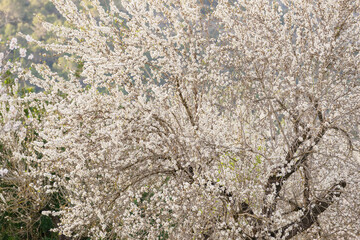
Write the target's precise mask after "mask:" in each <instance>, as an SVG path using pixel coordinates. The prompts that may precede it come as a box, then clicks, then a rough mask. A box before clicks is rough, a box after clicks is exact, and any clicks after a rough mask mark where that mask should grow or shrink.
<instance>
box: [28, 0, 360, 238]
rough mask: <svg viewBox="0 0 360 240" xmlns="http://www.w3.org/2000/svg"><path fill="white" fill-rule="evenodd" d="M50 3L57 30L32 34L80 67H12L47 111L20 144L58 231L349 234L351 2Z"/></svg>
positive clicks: (353, 126)
mask: <svg viewBox="0 0 360 240" xmlns="http://www.w3.org/2000/svg"><path fill="white" fill-rule="evenodd" d="M53 2H54V4H55V5H56V7H57V9H58V10H59V12H60V13H61V14H62V15H63V16H64V17H65V18H66V19H67V21H68V27H65V26H55V25H51V24H48V23H44V26H45V27H46V28H47V29H48V30H49V31H53V32H54V33H55V34H57V35H58V37H59V39H60V40H62V43H61V44H44V43H41V42H37V44H39V45H40V46H43V47H44V48H46V49H48V50H52V51H54V52H57V53H60V54H67V55H69V54H72V55H74V56H76V57H77V60H78V61H81V62H82V63H83V71H82V73H81V79H80V80H79V78H77V77H76V74H75V73H73V74H70V75H69V80H65V79H62V78H61V77H59V76H58V75H57V74H56V73H54V72H51V70H50V69H49V67H48V66H46V65H35V66H34V67H35V68H36V70H37V74H32V73H30V72H29V73H27V74H24V75H23V77H24V79H26V80H28V81H29V82H31V83H32V84H34V85H36V86H38V87H41V88H42V89H43V91H41V92H39V93H29V94H27V96H28V97H32V99H36V101H35V100H34V101H33V102H32V104H33V105H34V106H37V107H38V108H41V109H45V114H44V116H43V117H42V119H41V121H38V122H37V124H38V125H37V126H38V128H37V132H38V136H39V139H40V140H39V141H33V142H31V143H30V144H29V149H33V152H31V151H29V152H28V153H26V154H22V157H23V158H25V159H26V161H27V162H28V164H29V169H30V173H29V174H33V176H36V177H37V179H38V181H37V184H34V186H33V187H34V188H35V189H36V190H37V191H43V192H45V193H49V194H51V193H54V192H59V193H61V194H62V195H63V196H64V198H65V200H66V204H64V205H63V206H61V209H60V210H59V211H52V212H48V211H44V212H43V214H51V215H54V216H60V223H59V226H58V228H57V230H58V231H59V232H60V233H61V234H64V235H66V236H69V237H70V236H71V237H73V238H80V237H84V236H89V237H91V238H93V239H112V238H113V239H156V238H159V239H167V238H169V239H292V238H301V239H306V238H311V239H316V238H324V239H352V238H356V237H357V236H359V234H360V229H359V227H358V226H360V222H359V218H358V216H359V214H360V206H359V203H360V196H359V194H358V190H359V189H360V182H359V180H360V174H359V169H360V162H359V158H358V151H359V136H358V126H359V122H360V109H359V108H360V85H359V84H360V80H359V79H360V75H359V63H360V62H359V60H360V58H359V43H360V39H359V36H360V21H359V7H360V1H358V0H354V1H349V0H343V1H331V0H324V1H307V0H305V1H304V0H302V1H281V2H280V1H268V0H257V1H247V0H241V1H240V0H239V1H226V0H221V1H213V2H211V1H210V2H202V1H192V0H184V1H175V0H152V1H135V0H130V1H122V2H121V7H120V8H118V7H116V6H115V4H114V3H113V2H110V4H109V6H108V7H107V8H104V7H103V6H102V5H101V4H100V3H99V1H97V0H92V1H91V3H92V8H95V9H96V10H97V12H98V15H96V16H93V15H91V14H90V11H89V6H88V5H86V4H85V3H84V4H82V5H81V7H80V8H78V6H77V5H76V4H75V3H73V2H72V1H70V0H54V1H53ZM30 40H31V41H35V40H33V39H30ZM35 42H36V41H35ZM84 85H86V87H84ZM38 153H41V157H38Z"/></svg>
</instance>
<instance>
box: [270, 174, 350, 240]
mask: <svg viewBox="0 0 360 240" xmlns="http://www.w3.org/2000/svg"><path fill="white" fill-rule="evenodd" d="M345 187H346V182H345V181H340V182H339V183H336V184H334V185H333V186H332V187H331V188H330V189H329V190H328V191H326V193H325V194H323V195H322V196H321V197H320V198H319V199H317V200H316V201H314V202H312V203H309V205H308V206H307V208H306V210H305V213H304V216H303V217H301V219H300V220H298V221H295V222H292V223H290V224H288V225H286V226H284V227H282V228H280V229H278V230H276V231H275V232H273V233H271V235H272V236H279V235H280V238H281V239H285V240H287V239H291V238H292V237H294V236H296V235H297V234H299V233H302V232H304V231H306V230H307V229H309V228H310V227H311V226H312V224H314V223H315V222H316V219H317V217H318V216H319V215H320V214H321V213H323V212H324V211H325V210H326V209H327V208H328V207H329V206H330V205H331V204H332V203H333V202H334V200H335V198H338V197H340V195H341V190H342V189H343V188H345Z"/></svg>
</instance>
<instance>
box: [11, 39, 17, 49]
mask: <svg viewBox="0 0 360 240" xmlns="http://www.w3.org/2000/svg"><path fill="white" fill-rule="evenodd" d="M17 48H18V46H17V39H16V38H13V39H11V41H10V45H9V49H10V50H14V49H17Z"/></svg>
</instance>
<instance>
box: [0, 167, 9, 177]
mask: <svg viewBox="0 0 360 240" xmlns="http://www.w3.org/2000/svg"><path fill="white" fill-rule="evenodd" d="M8 172H9V170H7V169H6V168H0V177H3V176H4V175H6V174H7V173H8Z"/></svg>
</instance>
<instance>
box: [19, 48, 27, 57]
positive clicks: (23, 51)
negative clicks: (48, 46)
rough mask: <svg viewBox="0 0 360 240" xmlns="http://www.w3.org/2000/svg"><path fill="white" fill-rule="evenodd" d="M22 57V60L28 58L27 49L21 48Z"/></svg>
mask: <svg viewBox="0 0 360 240" xmlns="http://www.w3.org/2000/svg"><path fill="white" fill-rule="evenodd" d="M20 57H22V58H24V57H26V49H25V48H20Z"/></svg>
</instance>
